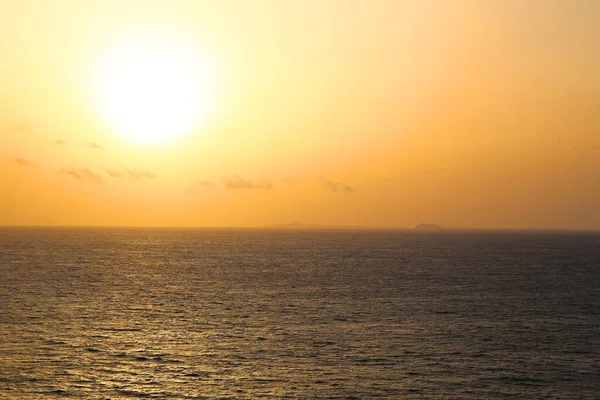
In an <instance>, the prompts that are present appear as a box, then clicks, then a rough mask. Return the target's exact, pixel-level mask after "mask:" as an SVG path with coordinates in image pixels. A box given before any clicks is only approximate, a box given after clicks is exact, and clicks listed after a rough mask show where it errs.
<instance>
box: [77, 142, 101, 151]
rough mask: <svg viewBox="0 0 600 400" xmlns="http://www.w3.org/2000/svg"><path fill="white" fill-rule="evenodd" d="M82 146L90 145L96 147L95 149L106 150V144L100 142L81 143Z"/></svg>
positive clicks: (91, 147)
mask: <svg viewBox="0 0 600 400" xmlns="http://www.w3.org/2000/svg"><path fill="white" fill-rule="evenodd" d="M81 145H82V146H85V147H89V148H90V149H94V150H106V149H105V148H104V146H102V145H100V144H98V143H81Z"/></svg>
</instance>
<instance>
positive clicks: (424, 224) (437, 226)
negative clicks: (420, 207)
mask: <svg viewBox="0 0 600 400" xmlns="http://www.w3.org/2000/svg"><path fill="white" fill-rule="evenodd" d="M415 229H443V228H442V227H441V226H439V225H436V224H426V223H422V224H419V225H417V226H415Z"/></svg>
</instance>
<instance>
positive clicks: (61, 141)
mask: <svg viewBox="0 0 600 400" xmlns="http://www.w3.org/2000/svg"><path fill="white" fill-rule="evenodd" d="M54 144H55V145H56V146H66V145H67V144H68V143H67V142H65V141H64V140H60V139H56V140H55V141H54Z"/></svg>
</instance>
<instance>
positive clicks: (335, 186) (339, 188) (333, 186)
mask: <svg viewBox="0 0 600 400" xmlns="http://www.w3.org/2000/svg"><path fill="white" fill-rule="evenodd" d="M320 178H321V182H323V186H324V187H325V189H327V190H331V191H332V192H337V193H352V192H354V188H352V187H351V186H348V185H346V184H345V183H342V182H334V181H332V180H330V179H327V178H323V177H322V176H321V177H320Z"/></svg>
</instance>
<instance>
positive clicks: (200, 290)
mask: <svg viewBox="0 0 600 400" xmlns="http://www.w3.org/2000/svg"><path fill="white" fill-rule="evenodd" d="M54 398H56V399H59V398H60V399H63V398H86V399H133V398H161V399H162V398H164V399H170V398H172V399H196V398H200V399H203V398H206V399H218V398H231V399H237V398H247V399H250V398H252V399H254V398H307V399H312V398H395V399H450V398H452V399H504V398H523V399H598V398H600V235H594V234H583V233H582V234H558V233H557V234H550V233H546V234H539V233H536V234H534V233H473V232H472V233H452V232H449V233H439V234H436V233H422V232H409V231H407V232H396V233H390V232H361V233H357V232H354V233H353V232H346V233H344V232H267V231H262V232H261V231H250V230H245V231H219V230H207V231H201V230H187V231H186V230H133V229H131V230H126V229H125V230H123V229H122V230H117V229H113V230H110V229H95V230H75V229H9V228H3V229H0V399H54Z"/></svg>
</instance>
